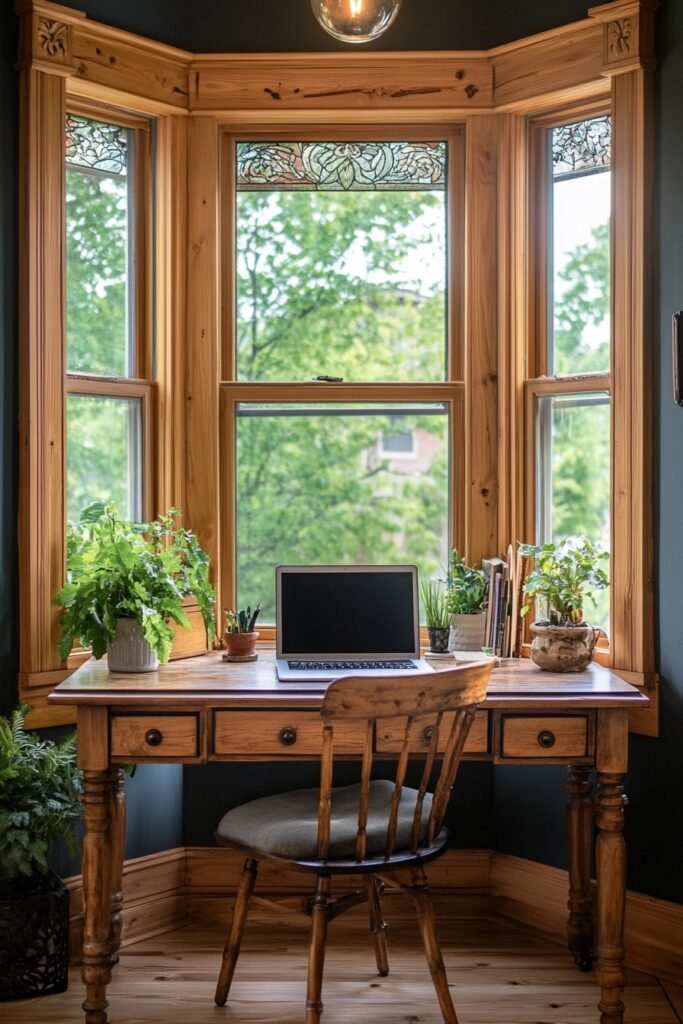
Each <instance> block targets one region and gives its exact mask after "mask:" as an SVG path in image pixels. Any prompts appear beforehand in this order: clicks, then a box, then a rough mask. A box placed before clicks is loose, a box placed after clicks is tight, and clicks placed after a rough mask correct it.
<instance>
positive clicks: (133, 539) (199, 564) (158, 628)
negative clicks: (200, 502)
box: [55, 502, 216, 662]
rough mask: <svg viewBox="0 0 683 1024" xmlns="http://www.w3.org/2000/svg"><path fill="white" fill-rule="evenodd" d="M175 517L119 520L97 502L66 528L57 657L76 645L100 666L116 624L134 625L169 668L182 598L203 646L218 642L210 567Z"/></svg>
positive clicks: (185, 620)
mask: <svg viewBox="0 0 683 1024" xmlns="http://www.w3.org/2000/svg"><path fill="white" fill-rule="evenodd" d="M178 515H179V513H178V511H177V509H171V510H170V511H169V512H168V514H167V515H164V516H160V517H159V519H158V520H155V521H154V522H151V523H134V522H130V521H128V520H124V519H121V517H120V516H119V514H118V512H117V510H116V508H115V507H114V506H112V505H103V504H102V503H100V502H94V503H93V504H92V505H89V506H88V507H87V508H86V509H84V510H83V512H82V513H81V518H80V520H79V522H78V523H69V525H68V527H67V567H68V582H67V583H66V585H65V586H63V587H62V588H61V590H60V591H59V593H58V594H57V596H56V598H55V601H56V603H57V604H60V605H62V607H63V608H64V613H63V615H62V618H61V624H62V627H63V632H62V638H61V642H60V647H59V652H60V655H61V657H62V658H66V657H67V656H68V654H69V651H70V650H71V647H72V644H73V643H74V642H75V641H78V640H79V639H80V640H81V642H82V643H83V644H85V645H86V646H87V647H90V648H91V649H92V653H93V655H94V657H95V658H101V657H102V655H103V654H104V653H105V652H106V649H107V645H108V644H109V643H110V642H111V641H112V640H114V639H115V637H116V620H117V619H119V618H128V619H135V621H136V622H138V623H139V624H140V626H141V627H142V632H143V634H144V636H145V639H146V640H147V641H148V643H149V645H150V646H151V648H152V649H153V651H154V652H155V653H156V655H157V657H158V658H159V660H160V661H162V662H163V661H168V658H169V655H170V653H171V643H172V640H173V631H172V629H171V627H170V625H169V620H171V619H172V620H173V621H174V622H177V623H178V625H180V626H183V627H184V628H186V629H189V628H190V623H189V620H188V618H187V615H186V614H185V611H184V609H183V598H185V597H188V596H190V595H193V596H194V598H195V599H196V601H197V603H198V604H199V606H200V609H201V612H202V616H203V619H204V624H205V626H206V631H207V638H208V640H209V642H211V641H212V640H213V638H214V636H215V625H214V610H213V606H214V602H215V600H216V597H215V594H214V592H213V588H212V587H211V583H210V581H209V559H208V556H207V555H206V554H205V552H204V551H203V550H202V549H201V547H200V546H199V542H198V541H197V538H196V536H195V535H194V533H192V531H191V530H184V529H180V528H179V527H178V526H177V524H176V518H177V516H178Z"/></svg>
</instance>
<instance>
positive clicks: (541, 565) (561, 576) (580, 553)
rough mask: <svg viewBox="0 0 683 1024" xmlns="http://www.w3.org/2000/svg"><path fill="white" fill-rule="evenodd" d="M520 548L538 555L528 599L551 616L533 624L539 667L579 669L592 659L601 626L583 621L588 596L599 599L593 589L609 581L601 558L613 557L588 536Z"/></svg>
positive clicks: (526, 608) (526, 609) (526, 585)
mask: <svg viewBox="0 0 683 1024" xmlns="http://www.w3.org/2000/svg"><path fill="white" fill-rule="evenodd" d="M519 550H520V553H521V554H522V555H526V556H529V557H532V558H533V559H534V568H533V570H532V571H531V572H530V573H529V575H528V576H527V577H526V578H525V580H524V593H525V595H526V597H527V599H528V601H527V603H526V604H525V605H524V606H523V607H522V609H521V614H522V615H526V614H527V613H528V612H529V609H530V607H531V602H535V603H536V604H537V605H539V604H540V603H541V602H542V603H543V605H544V607H545V614H546V615H547V618H545V619H538V620H537V621H536V622H534V623H533V624H532V626H531V632H532V635H533V642H532V646H531V657H532V659H533V660H534V661H535V662H536V664H537V665H539V667H540V668H547V669H551V670H554V671H558V672H580V671H581V670H582V669H584V668H585V667H586V666H587V665H588V663H589V662H590V660H591V658H592V656H593V650H594V648H595V644H596V643H597V640H598V638H599V636H600V633H601V632H602V630H601V629H600V627H595V626H591V625H589V624H587V623H585V622H584V621H583V609H584V601H585V599H586V598H589V599H590V600H592V601H593V603H595V602H594V599H593V592H594V591H595V590H602V589H604V588H605V587H606V586H608V583H609V581H608V578H607V574H606V573H605V571H604V569H602V568H600V565H599V563H600V562H601V561H602V560H603V559H605V558H607V557H608V555H607V552H605V551H599V550H598V549H597V548H596V547H595V545H593V544H592V543H591V542H590V541H589V540H588V539H587V538H586V537H577V538H572V539H565V540H563V541H560V543H559V544H539V545H534V544H520V547H519Z"/></svg>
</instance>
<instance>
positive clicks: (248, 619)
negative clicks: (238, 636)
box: [225, 604, 261, 633]
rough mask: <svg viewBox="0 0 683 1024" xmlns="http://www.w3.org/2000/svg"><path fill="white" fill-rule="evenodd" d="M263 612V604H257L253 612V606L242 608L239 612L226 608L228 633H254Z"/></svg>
mask: <svg viewBox="0 0 683 1024" xmlns="http://www.w3.org/2000/svg"><path fill="white" fill-rule="evenodd" d="M260 612H261V605H260V604H257V605H256V607H255V608H254V610H253V612H252V610H251V606H250V605H247V607H246V608H240V610H239V611H238V612H235V611H232V609H230V610H229V611H227V610H226V612H225V618H226V623H227V624H226V627H225V628H226V631H227V632H228V633H253V632H254V626H255V625H256V620H257V618H258V617H259V614H260Z"/></svg>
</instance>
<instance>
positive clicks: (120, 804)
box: [109, 768, 126, 966]
mask: <svg viewBox="0 0 683 1024" xmlns="http://www.w3.org/2000/svg"><path fill="white" fill-rule="evenodd" d="M125 781H126V773H125V771H124V769H123V768H113V769H112V771H111V782H110V784H111V797H110V799H111V805H110V815H111V842H110V844H109V845H110V850H111V865H110V877H111V926H110V930H109V952H110V957H111V962H112V966H113V965H114V964H115V963H117V962H118V959H119V958H118V955H117V954H118V950H119V946H120V945H121V925H122V923H123V916H122V912H123V847H124V843H125V839H126V795H125V790H124V785H125Z"/></svg>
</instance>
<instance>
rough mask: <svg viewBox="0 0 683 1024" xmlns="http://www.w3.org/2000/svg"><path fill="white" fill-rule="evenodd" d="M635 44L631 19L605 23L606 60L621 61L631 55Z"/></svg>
mask: <svg viewBox="0 0 683 1024" xmlns="http://www.w3.org/2000/svg"><path fill="white" fill-rule="evenodd" d="M634 43H635V39H634V35H633V24H632V21H631V18H618V19H617V20H616V21H610V22H608V23H607V60H608V61H610V60H622V59H623V58H624V57H628V56H630V55H631V53H632V51H633V45H634Z"/></svg>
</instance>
